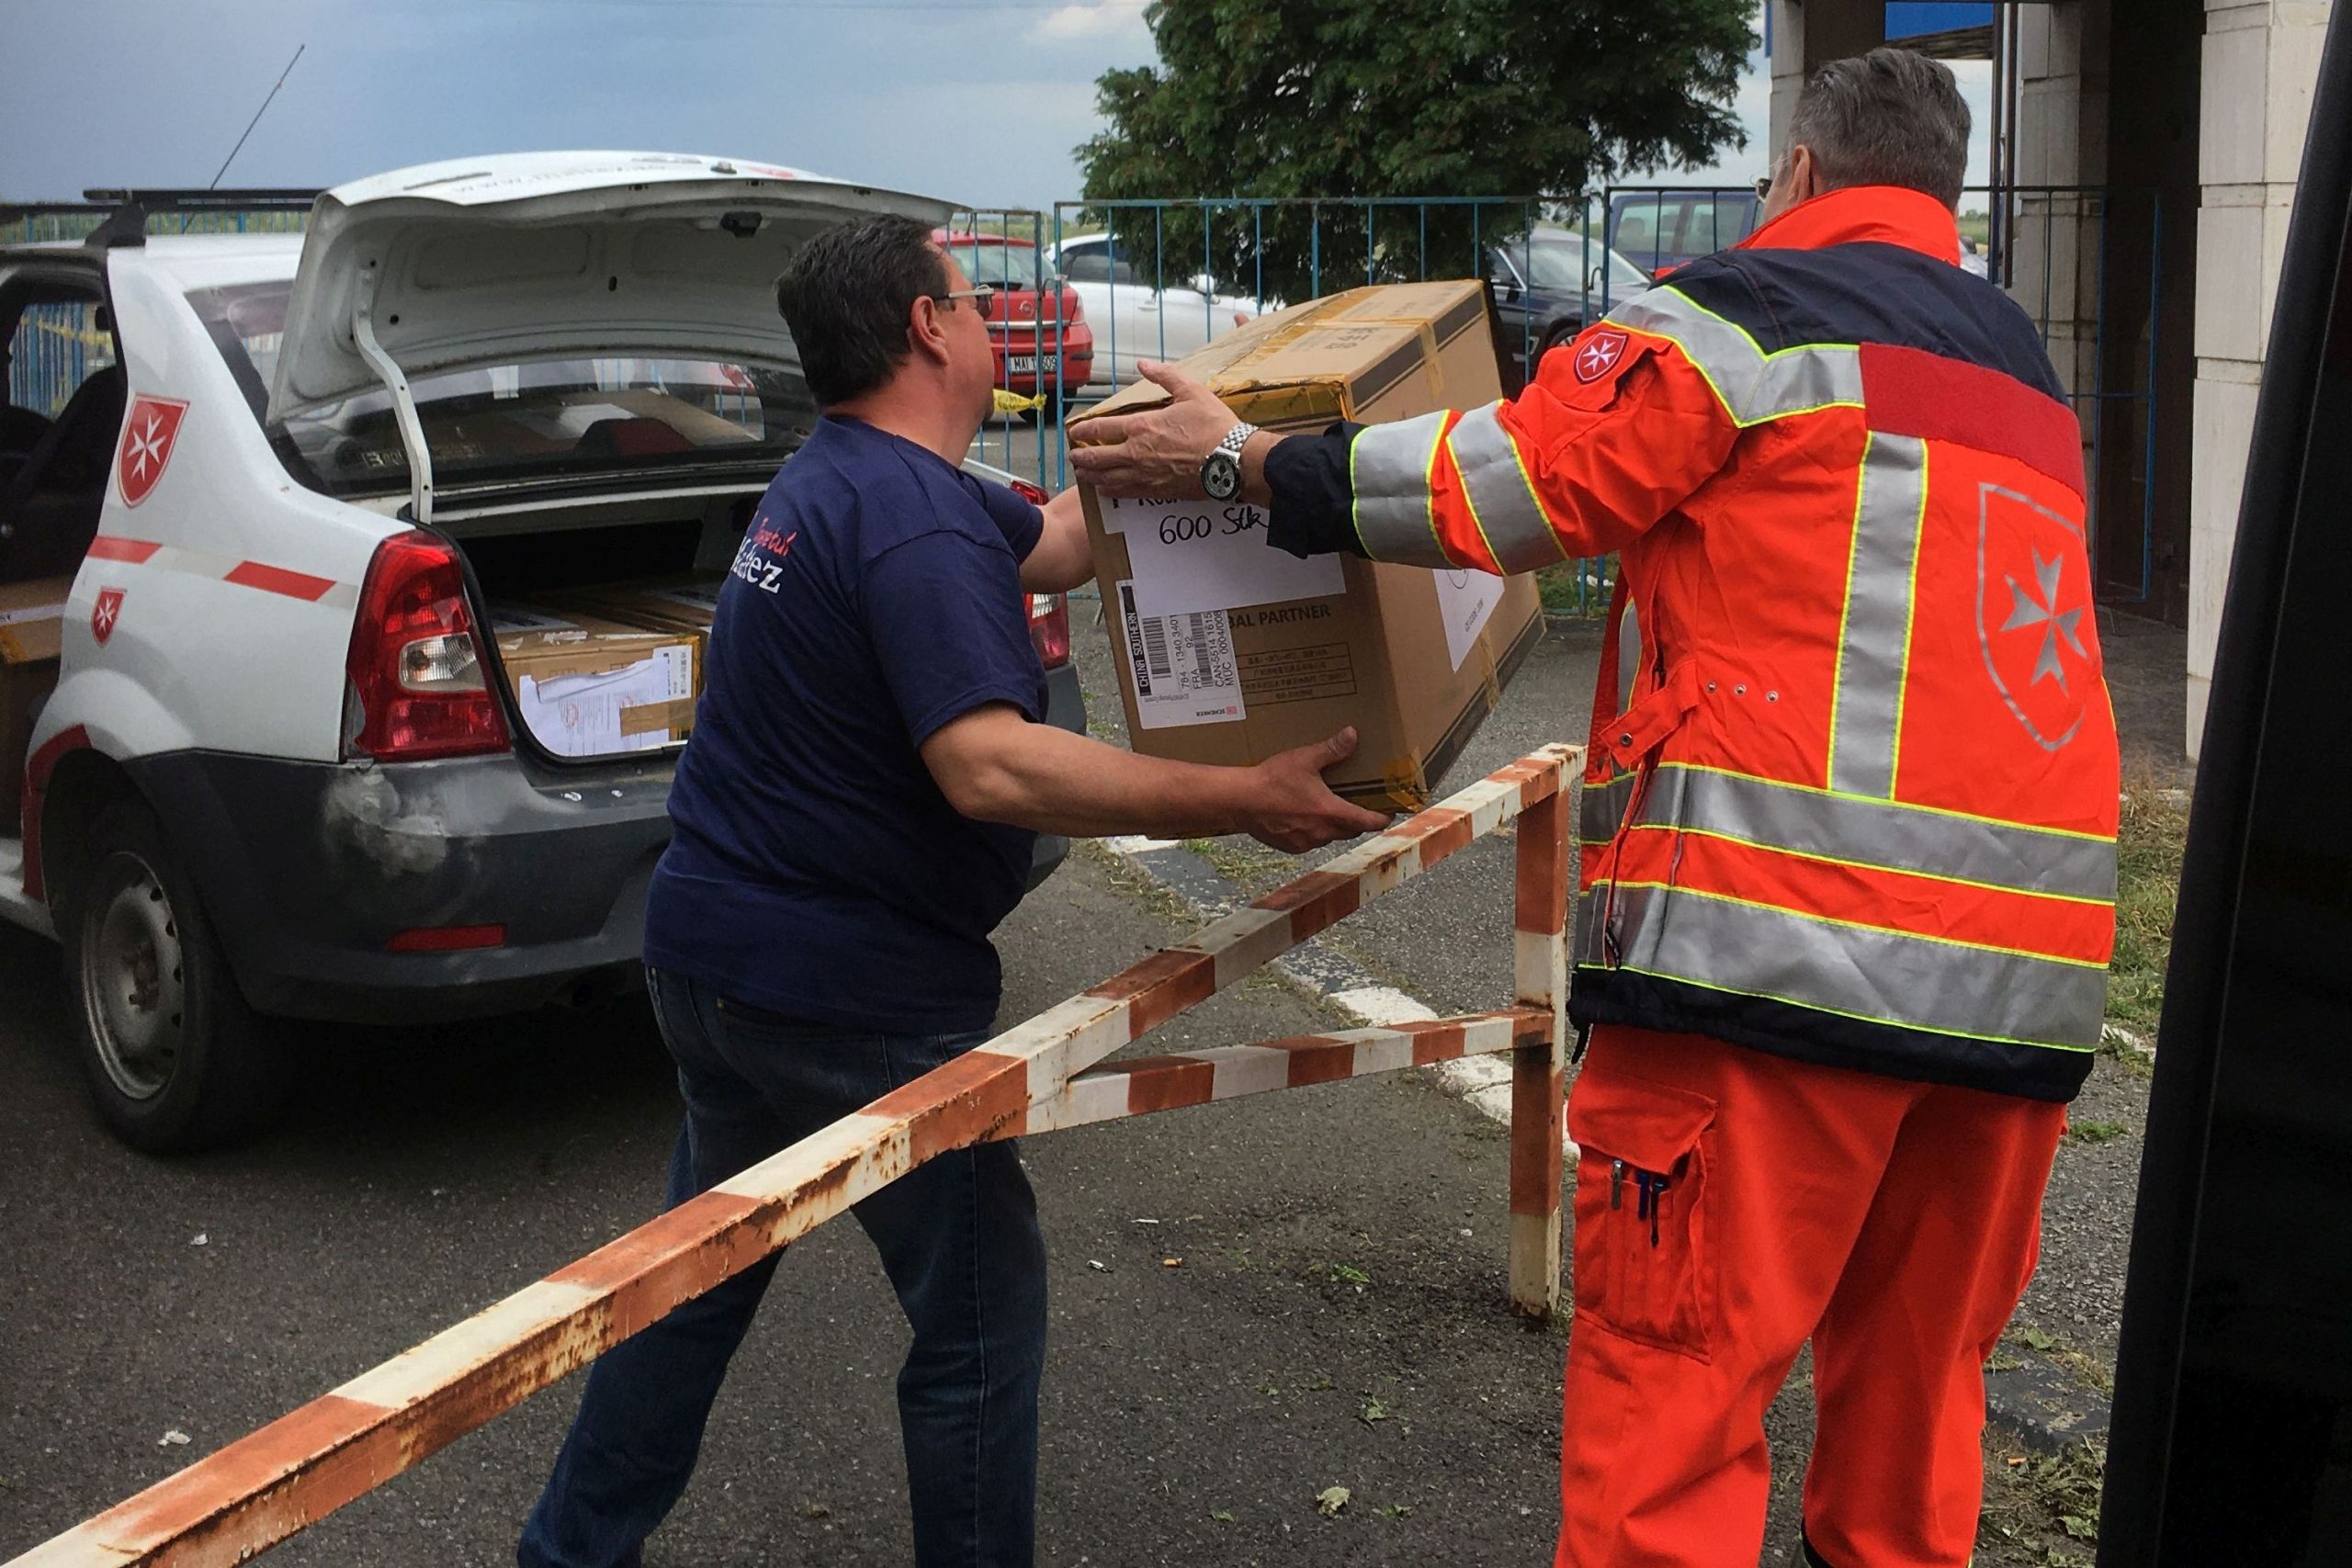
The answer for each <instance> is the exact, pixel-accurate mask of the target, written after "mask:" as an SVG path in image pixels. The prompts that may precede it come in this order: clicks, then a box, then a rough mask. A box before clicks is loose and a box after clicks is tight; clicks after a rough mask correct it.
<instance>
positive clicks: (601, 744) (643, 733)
mask: <svg viewBox="0 0 2352 1568" xmlns="http://www.w3.org/2000/svg"><path fill="white" fill-rule="evenodd" d="M490 619H491V627H492V631H493V632H495V633H496V635H497V637H498V652H499V660H500V662H502V663H503V665H504V666H505V669H506V678H507V684H508V688H509V690H511V691H512V692H513V694H514V696H515V707H516V709H517V710H518V711H519V712H520V714H521V715H522V717H523V722H524V726H525V728H527V729H528V730H529V731H530V732H531V735H532V738H533V739H536V740H537V741H538V742H539V744H540V745H542V746H544V747H546V748H547V749H548V750H550V751H552V752H554V753H555V754H556V755H558V756H561V757H602V756H614V755H619V754H622V753H626V752H631V751H650V750H659V749H660V748H662V747H663V746H668V745H671V744H673V743H674V742H676V741H679V740H683V739H685V738H686V736H687V735H688V734H689V733H691V732H692V730H693V728H694V704H695V694H696V692H697V691H698V689H699V688H698V686H697V683H696V678H697V675H698V673H699V665H700V659H699V657H698V654H699V651H700V649H701V639H700V634H698V633H695V632H691V631H665V630H661V629H656V628H648V627H642V626H623V625H620V624H618V623H616V622H612V621H606V620H604V619H601V618H599V617H596V616H593V615H582V614H580V613H578V612H576V611H572V610H570V609H568V608H561V607H549V606H532V607H524V606H518V605H496V606H493V607H492V610H491V615H490Z"/></svg>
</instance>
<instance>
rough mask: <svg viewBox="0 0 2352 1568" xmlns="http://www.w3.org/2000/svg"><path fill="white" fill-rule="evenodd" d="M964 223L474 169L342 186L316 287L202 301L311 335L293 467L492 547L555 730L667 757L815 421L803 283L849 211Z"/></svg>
mask: <svg viewBox="0 0 2352 1568" xmlns="http://www.w3.org/2000/svg"><path fill="white" fill-rule="evenodd" d="M953 211H954V207H953V204H951V203H948V202H945V201H941V200H936V199H933V198H931V197H919V196H910V195H907V194H904V193H901V192H895V191H886V190H878V189H876V188H873V187H871V186H858V185H852V184H848V183H846V182H842V181H838V180H831V179H826V178H823V177H821V176H819V175H809V174H806V173H804V172H802V171H799V170H795V169H787V168H783V167H779V166H777V165H774V164H760V163H753V162H750V161H746V160H730V159H723V158H707V157H698V156H692V155H685V154H673V153H649V152H537V153H517V154H508V155H503V156H499V157H493V158H485V159H477V160H461V161H454V162H449V163H443V164H428V165H424V166H422V167H419V168H413V169H406V170H401V171H398V172H395V173H392V174H389V175H377V176H375V177H373V178H370V179H366V180H360V181H357V182H355V183H353V184H350V185H346V186H339V187H337V188H336V189H334V190H332V191H329V192H328V193H327V194H326V195H325V196H323V197H321V198H320V199H319V202H318V205H317V207H316V209H314V211H313V213H312V215H311V223H310V227H309V230H308V231H307V233H306V236H305V238H304V241H303V245H302V256H301V261H300V267H299V270H298V271H297V273H296V276H295V277H294V280H293V283H292V285H291V287H290V289H288V290H286V291H285V292H284V293H283V294H281V295H279V296H277V298H276V299H271V298H268V297H266V296H264V295H261V294H258V293H255V294H253V295H251V296H249V297H246V298H243V299H229V300H222V301H218V302H215V303H213V304H211V305H209V306H208V305H206V304H204V303H201V302H200V303H199V309H200V310H205V309H210V310H213V311H214V312H215V313H216V314H218V315H219V316H220V318H221V319H222V320H223V321H225V322H226V324H227V325H228V327H229V329H230V331H231V333H232V335H233V336H234V337H236V338H237V339H238V340H239V341H243V342H260V341H264V340H266V338H267V337H268V333H269V329H270V328H271V327H272V326H276V327H277V329H278V331H279V333H281V334H282V335H280V336H278V337H277V339H276V340H275V347H274V349H273V351H272V352H273V353H274V362H273V364H272V366H271V369H270V374H269V378H268V379H269V395H268V401H267V407H266V411H265V412H264V423H265V425H266V428H267V430H268V431H269V433H270V436H271V439H272V441H273V443H274V444H275V445H276V446H277V450H278V452H279V453H280V456H281V457H282V458H283V459H284V460H285V461H286V462H287V464H288V468H289V470H290V471H293V472H294V473H295V474H296V475H297V476H298V477H299V478H301V479H304V480H305V482H307V483H310V484H311V485H312V486H313V487H314V488H317V489H320V490H322V491H326V492H327V493H330V494H336V495H342V496H347V497H353V498H358V497H365V496H375V497H384V496H390V495H397V494H399V493H400V492H401V491H402V490H403V489H404V490H405V491H407V493H408V496H409V502H408V504H407V506H406V507H404V508H402V509H401V511H402V514H403V515H404V516H406V517H407V518H408V519H409V520H411V521H413V522H414V523H416V524H418V525H424V526H437V527H438V529H439V531H440V532H442V533H443V534H445V535H446V536H448V537H449V538H451V539H452V540H454V541H456V542H457V543H458V546H459V547H461V548H462V549H463V550H464V552H465V554H466V557H467V558H468V561H469V564H470V566H471V569H472V576H473V579H474V584H475V587H476V589H477V591H478V592H479V594H480V596H481V600H482V603H481V604H479V605H478V606H477V609H478V611H479V612H480V613H481V618H482V619H484V620H486V621H487V623H488V630H489V632H490V634H491V635H490V637H488V638H487V639H485V640H486V641H487V642H488V643H489V644H490V645H491V646H490V647H489V648H487V649H485V650H484V657H485V659H486V660H488V661H489V662H490V663H491V665H492V669H493V671H494V673H495V674H497V675H498V676H499V677H501V678H503V681H504V683H505V685H506V687H507V690H508V692H509V694H511V697H512V705H511V708H510V713H511V714H512V715H513V716H514V717H515V718H516V719H519V721H520V724H519V728H521V730H522V731H524V732H525V733H526V734H527V735H528V737H529V739H530V740H531V741H533V742H536V744H537V746H538V748H539V749H541V750H544V751H546V752H548V753H551V754H553V755H555V756H557V757H561V758H573V759H577V758H589V757H602V756H614V755H622V754H628V753H633V752H640V751H649V750H660V749H662V748H663V747H667V746H673V745H676V744H678V743H679V742H682V741H683V740H684V739H685V738H686V736H687V734H688V733H689V732H690V731H691V729H692V728H693V715H694V703H695V697H696V695H698V694H699V693H700V691H701V688H702V682H703V671H704V667H705V664H706V661H707V654H708V647H709V628H710V623H711V617H712V612H713V609H714V607H715V605H716V602H717V597H718V584H719V583H720V582H721V581H724V578H725V575H726V572H727V570H728V568H729V565H730V564H731V563H732V561H733V559H734V556H735V552H736V549H737V547H738V546H739V545H740V543H741V537H742V534H743V531H744V527H745V525H746V524H747V523H748V521H749V519H750V516H751V512H752V507H753V506H754V505H756V503H757V502H758V498H759V496H760V494H761V492H762V491H763V490H764V489H765V487H766V485H767V483H768V481H769V479H770V478H771V477H772V476H773V475H774V474H775V469H776V468H778V467H779V466H780V465H781V464H782V462H783V461H784V460H785V458H786V457H788V456H789V455H790V453H791V452H792V451H793V450H795V449H797V447H798V446H799V444H800V441H801V440H802V439H803V438H805V435H806V434H807V432H808V430H809V428H810V427H811V426H813V424H814V423H815V419H816V410H815V408H814V405H813V403H812V402H811V401H810V400H809V397H808V393H807V389H806V387H805V385H804V384H803V383H802V381H801V378H800V373H799V356H798V355H797V351H796V350H795V348H794V346H793V343H792V339H791V335H790V333H788V332H787V331H786V327H785V324H784V321H783V319H782V317H781V315H780V314H779V313H778V310H777V308H776V299H775V280H776V278H777V276H779V275H780V274H782V273H783V272H784V271H785V269H786V265H788V264H789V262H790V260H791V258H792V256H793V254H795V253H796V252H797V250H798V249H799V247H800V246H801V245H802V244H803V243H806V242H807V240H808V239H809V237H810V236H812V235H814V234H815V233H817V232H819V231H820V230H823V229H825V228H828V227H831V226H832V225H834V224H838V223H841V222H843V221H846V220H853V219H855V218H859V217H865V216H870V215H875V214H882V213H895V214H899V215H901V216H904V217H908V218H911V219H914V220H918V221H921V222H923V223H925V224H927V225H938V224H941V223H944V222H945V221H947V220H948V219H949V217H950V216H951V215H952V213H953ZM281 287H283V286H281ZM240 312H242V316H241V315H240ZM273 313H274V314H275V315H276V317H277V320H276V321H271V320H270V319H269V318H270V317H271V316H272V314H273ZM517 739H521V737H520V736H518V737H517Z"/></svg>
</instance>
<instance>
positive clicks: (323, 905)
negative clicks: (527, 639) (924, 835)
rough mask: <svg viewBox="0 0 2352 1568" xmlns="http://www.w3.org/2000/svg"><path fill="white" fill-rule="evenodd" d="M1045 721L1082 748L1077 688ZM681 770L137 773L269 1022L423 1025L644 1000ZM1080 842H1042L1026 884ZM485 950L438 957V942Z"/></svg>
mask: <svg viewBox="0 0 2352 1568" xmlns="http://www.w3.org/2000/svg"><path fill="white" fill-rule="evenodd" d="M1048 690H1049V692H1050V694H1051V704H1050V706H1049V709H1048V718H1049V719H1050V721H1051V722H1054V723H1056V724H1058V725H1060V726H1062V727H1063V728H1069V729H1075V730H1079V731H1081V732H1082V731H1083V730H1084V728H1085V725H1086V715H1085V705H1084V703H1083V700H1082V699H1081V697H1080V694H1079V687H1078V677H1077V671H1075V670H1074V669H1071V668H1069V667H1067V666H1065V667H1064V668H1062V669H1060V670H1057V671H1050V672H1049V675H1048ZM672 769H673V763H672V761H670V760H669V759H667V758H652V759H648V760H645V761H625V760H614V761H609V762H605V763H600V764H598V765H596V766H594V767H591V768H565V767H556V766H548V765H546V764H537V763H532V762H527V761H524V760H523V759H521V758H519V757H516V756H512V755H503V756H496V757H469V758H458V759H452V760H450V761H439V762H412V763H402V764H400V765H396V766H391V767H379V766H375V765H359V764H332V763H320V762H295V761H283V760H279V759H275V758H265V757H250V756H242V755H236V754H232V753H226V752H218V751H179V752H172V753H167V754H164V755H161V756H155V757H149V758H145V759H143V760H141V761H137V762H134V763H132V764H130V772H131V773H132V776H133V778H134V779H135V780H136V782H137V783H138V784H139V786H140V789H141V792H142V793H143V794H144V795H145V796H146V798H147V799H148V801H149V802H150V803H152V804H153V806H154V807H155V808H156V810H157V812H158V813H159V814H160V815H161V816H162V818H163V819H164V828H165V831H166V833H167V834H168V835H169V837H170V840H171V841H172V844H173V846H174V848H175V850H176V851H177V852H178V853H179V854H180V856H181V857H182V859H183V860H184V862H185V863H186V864H187V870H188V872H189V874H190V875H191V876H192V877H193V878H194V879H195V882H196V885H197V887H198V890H199V891H200V893H201V894H202V897H203V898H204V901H205V905H206V908H207V909H208V911H209V913H210V915H211V917H212V923H213V926H214V929H215V930H216V931H218V933H219V935H220V941H221V943H222V946H223V947H224V948H225V949H226V950H227V953H228V957H229V962H230V966H231V967H232V969H233V970H234V972H235V974H236V976H237V979H238V982H239V984H240V986H241V987H243V990H244V992H245V995H246V998H247V999H248V1000H249V1001H251V1002H252V1003H253V1005H254V1007H255V1008H257V1009H259V1010H262V1011H264V1012H268V1013H276V1014H280V1015H284V1016H288V1017H294V1018H309V1019H325V1020H334V1021H347V1022H360V1023H422V1022H435V1021H446V1020H450V1019H458V1018H478V1017H485V1016H490V1015H493V1014H497V1013H502V1012H513V1011H520V1010H526V1009H529V1008H534V1007H537V1006H539V1005H541V1004H543V1003H546V1002H548V1001H552V1000H556V999H558V998H565V997H569V996H572V995H576V994H580V993H582V991H586V992H588V993H590V994H594V993H597V992H602V991H608V990H617V989H623V988H626V987H631V986H634V985H635V984H637V983H638V974H639V963H640V961H641V958H642V954H643V953H644V946H645V897H646V890H647V888H648V886H649V885H650V882H651V879H652V875H653V868H654V865H655V863H657V862H658V861H659V860H660V859H661V857H662V850H663V848H664V847H666V846H667V845H668V843H669V841H670V818H669V810H668V803H669V793H670V778H671V773H672ZM1068 853H1069V841H1068V840H1064V839H1059V838H1053V837H1043V838H1040V839H1039V840H1038V843H1037V849H1036V854H1035V859H1034V861H1033V863H1032V868H1031V873H1030V886H1033V887H1034V886H1036V885H1037V884H1038V883H1039V882H1042V881H1044V880H1045V878H1046V876H1047V875H1049V874H1052V872H1053V871H1054V869H1055V868H1056V867H1057V866H1058V865H1059V864H1060V863H1061V862H1062V860H1063V858H1064V857H1065V856H1066V855H1067V854H1068ZM492 927H495V928H497V931H496V936H497V940H496V942H495V943H494V944H492V945H481V946H459V947H454V948H447V949H436V948H435V943H436V942H452V941H461V940H468V939H470V940H476V941H487V940H488V938H489V937H490V935H491V932H490V931H488V930H487V929H486V928H492Z"/></svg>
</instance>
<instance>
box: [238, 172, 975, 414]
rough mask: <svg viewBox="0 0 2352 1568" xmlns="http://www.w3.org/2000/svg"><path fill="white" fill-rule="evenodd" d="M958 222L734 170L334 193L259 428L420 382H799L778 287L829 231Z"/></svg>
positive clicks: (943, 210)
mask: <svg viewBox="0 0 2352 1568" xmlns="http://www.w3.org/2000/svg"><path fill="white" fill-rule="evenodd" d="M954 210H955V206H954V204H953V203H951V202H946V201H942V200H938V199H936V198H933V197H922V196H912V195H909V194H906V193H904V192H899V191H889V190H881V189H877V188H876V187H873V186H860V185H852V184H848V183H845V182H842V181H838V180H832V179H828V178H825V177H824V176H822V175H810V174H806V173H803V172H801V171H799V170H797V169H789V168H784V167H781V166H779V165H776V164H763V163H756V162H751V161H747V160H741V159H726V158H707V157H699V156H691V155H686V154H680V153H659V152H517V153H505V154H501V155H498V156H495V157H489V158H470V159H459V160H453V161H450V162H447V163H440V164H424V165H421V166H419V167H416V168H412V169H402V170H397V171H395V172H393V173H390V174H385V175H374V176H372V177H370V178H368V179H364V180H357V181H354V182H353V183H351V184H349V185H345V186H337V187H335V188H334V190H331V191H328V192H327V193H326V194H325V195H324V196H322V197H320V198H319V201H318V204H317V206H316V207H315V208H313V209H312V210H311V224H310V229H309V231H308V234H307V235H306V237H305V239H304V241H303V245H302V259H301V264H300V270H299V271H298V273H297V274H296V276H295V280H294V288H293V292H292V294H291V296H290V298H289V299H288V303H287V310H286V331H285V337H284V339H283V341H282V343H281V344H280V346H279V351H278V358H277V375H276V378H275V382H274V384H273V386H272V387H271V389H270V397H269V410H268V418H269V419H270V421H271V422H272V423H276V422H277V421H280V420H283V419H285V418H287V417H288V415H292V414H299V413H303V412H310V411H312V410H315V409H319V408H322V407H324V406H326V405H329V404H333V403H335V402H339V401H341V400H344V399H346V398H348V397H351V396H352V395H354V394H355V393H358V392H362V391H366V390H369V389H375V388H378V387H380V386H382V385H384V384H385V383H384V378H383V377H382V376H381V375H380V374H379V371H378V369H377V368H375V367H371V366H370V364H369V361H368V352H367V345H366V338H367V337H368V335H369V334H372V337H373V340H374V344H376V345H379V347H380V351H381V354H382V355H385V356H388V357H389V359H390V361H391V363H392V364H393V365H396V366H397V367H399V369H400V370H401V372H402V373H403V374H405V375H408V376H423V375H428V374H434V373H439V372H445V371H453V370H465V369H472V368H476V367H486V366H492V365H512V364H515V363H516V362H518V361H521V360H527V359H532V358H538V357H549V356H571V357H589V356H594V355H647V356H662V357H672V358H682V359H694V358H711V359H724V360H728V361H732V362H740V363H757V364H764V365H770V366H775V367H783V368H787V369H789V368H795V367H797V364H798V356H797V354H796V353H795V351H794V349H793V345H792V338H791V335H790V333H787V332H786V330H785V325H784V321H783V319H782V317H780V316H779V315H778V314H777V312H776V304H775V279H776V276H777V275H779V274H780V273H782V272H783V271H784V268H785V265H786V262H787V261H788V260H789V258H790V256H791V255H792V254H793V252H795V251H796V250H797V249H798V247H799V245H800V244H801V243H802V242H803V241H805V240H806V239H807V238H808V237H809V235H810V234H812V233H814V232H815V231H818V230H820V229H822V228H824V227H826V226H828V225H831V224H833V223H838V222H841V221H843V220H848V219H852V218H857V217H863V216H866V215H869V214H874V213H882V212H895V213H900V214H903V215H905V216H907V217H910V218H914V219H917V220H922V221H924V222H928V223H933V224H937V223H942V222H944V221H945V220H946V219H947V218H948V217H949V216H950V215H951V214H952V213H953V211H954Z"/></svg>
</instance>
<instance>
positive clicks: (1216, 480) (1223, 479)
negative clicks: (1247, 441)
mask: <svg viewBox="0 0 2352 1568" xmlns="http://www.w3.org/2000/svg"><path fill="white" fill-rule="evenodd" d="M1201 488H1202V489H1203V490H1204V491H1208V493H1209V499H1210V500H1211V501H1231V500H1232V499H1233V497H1234V494H1235V492H1237V491H1239V490H1240V489H1241V465H1240V464H1239V463H1238V462H1236V461H1234V457H1233V454H1232V453H1230V452H1212V453H1210V454H1209V455H1208V460H1207V461H1205V462H1204V463H1203V464H1202V465H1201Z"/></svg>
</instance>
